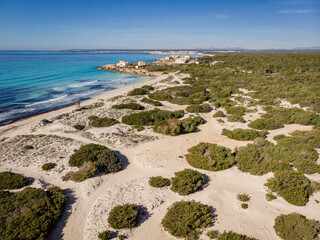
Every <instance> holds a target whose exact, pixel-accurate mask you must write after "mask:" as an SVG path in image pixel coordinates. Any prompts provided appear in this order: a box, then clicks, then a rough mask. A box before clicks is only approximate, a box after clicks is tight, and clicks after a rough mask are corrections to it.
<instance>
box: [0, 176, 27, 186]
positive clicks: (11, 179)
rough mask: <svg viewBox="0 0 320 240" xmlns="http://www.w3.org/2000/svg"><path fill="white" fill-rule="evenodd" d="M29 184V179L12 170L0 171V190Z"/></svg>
mask: <svg viewBox="0 0 320 240" xmlns="http://www.w3.org/2000/svg"><path fill="white" fill-rule="evenodd" d="M28 184H29V179H28V178H26V177H24V176H22V175H19V174H16V173H12V172H0V190H3V189H19V188H22V187H24V186H27V185H28Z"/></svg>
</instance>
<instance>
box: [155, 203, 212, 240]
mask: <svg viewBox="0 0 320 240" xmlns="http://www.w3.org/2000/svg"><path fill="white" fill-rule="evenodd" d="M213 217H214V216H213V213H212V212H211V211H210V208H209V207H208V206H206V205H204V204H202V203H198V202H195V201H181V202H175V203H174V204H173V205H172V206H171V207H169V209H168V212H167V213H166V215H165V216H164V218H163V219H162V222H161V224H162V226H163V228H164V230H166V231H168V232H169V233H170V234H171V235H173V236H175V237H183V238H185V239H195V238H196V237H197V236H198V235H199V233H200V230H201V229H203V228H206V227H210V226H211V225H212V224H213Z"/></svg>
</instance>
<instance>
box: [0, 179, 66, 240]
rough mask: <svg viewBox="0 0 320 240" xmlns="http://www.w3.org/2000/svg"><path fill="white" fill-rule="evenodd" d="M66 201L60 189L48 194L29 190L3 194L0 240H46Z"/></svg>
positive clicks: (48, 191) (0, 201) (0, 205)
mask: <svg viewBox="0 0 320 240" xmlns="http://www.w3.org/2000/svg"><path fill="white" fill-rule="evenodd" d="M1 182H2V181H1ZM65 201H66V197H65V196H64V194H63V191H62V190H61V189H60V188H58V187H52V188H49V189H48V190H47V191H44V190H42V189H36V188H30V187H28V188H25V189H23V190H22V191H18V192H14V193H11V192H8V191H0V220H1V225H0V238H1V239H12V240H13V239H30V240H31V239H47V236H48V233H49V232H50V230H51V229H52V228H53V227H54V226H55V224H56V223H57V221H58V219H59V218H60V216H61V214H62V211H63V207H64V203H65Z"/></svg>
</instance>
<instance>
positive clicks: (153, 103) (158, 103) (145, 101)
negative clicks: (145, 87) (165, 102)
mask: <svg viewBox="0 0 320 240" xmlns="http://www.w3.org/2000/svg"><path fill="white" fill-rule="evenodd" d="M141 102H144V103H148V104H151V105H153V106H157V107H158V106H162V103H161V102H159V101H153V100H151V99H149V98H142V100H141Z"/></svg>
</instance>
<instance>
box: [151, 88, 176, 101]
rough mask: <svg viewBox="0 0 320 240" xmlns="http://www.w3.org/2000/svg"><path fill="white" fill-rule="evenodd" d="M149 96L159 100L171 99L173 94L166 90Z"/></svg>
mask: <svg viewBox="0 0 320 240" xmlns="http://www.w3.org/2000/svg"><path fill="white" fill-rule="evenodd" d="M148 96H149V98H151V99H153V100H157V101H169V100H170V99H172V96H171V95H170V94H169V93H168V92H166V91H164V90H160V91H156V92H154V93H150V94H149V95H148Z"/></svg>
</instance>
